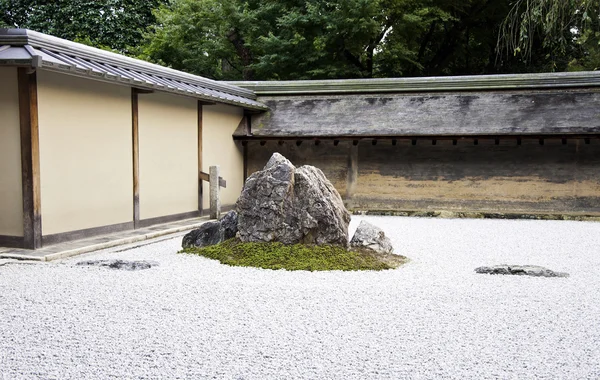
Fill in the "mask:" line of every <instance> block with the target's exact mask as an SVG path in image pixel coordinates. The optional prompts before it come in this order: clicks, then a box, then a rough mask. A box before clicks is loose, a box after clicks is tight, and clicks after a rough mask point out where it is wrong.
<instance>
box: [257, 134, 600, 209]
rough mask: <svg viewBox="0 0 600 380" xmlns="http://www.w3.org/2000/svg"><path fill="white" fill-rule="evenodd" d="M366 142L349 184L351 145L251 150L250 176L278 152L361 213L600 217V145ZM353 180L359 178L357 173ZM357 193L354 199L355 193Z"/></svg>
mask: <svg viewBox="0 0 600 380" xmlns="http://www.w3.org/2000/svg"><path fill="white" fill-rule="evenodd" d="M478 143H479V144H478V145H474V144H473V139H466V140H458V141H457V145H453V144H452V141H437V143H436V145H432V142H431V140H419V141H418V143H417V145H414V146H413V145H412V144H411V142H410V140H406V141H403V140H398V142H397V145H396V146H393V145H392V144H391V141H390V140H380V141H378V143H377V145H372V144H371V141H362V142H361V143H360V144H359V145H358V147H357V152H355V162H356V164H357V173H356V174H357V177H356V180H355V181H352V180H351V181H350V182H348V179H352V175H348V164H349V163H350V162H351V154H350V152H351V149H352V148H351V147H350V145H351V144H349V143H344V142H340V144H339V145H338V146H337V147H334V146H333V143H332V142H331V141H323V142H321V144H320V145H319V146H314V143H312V142H308V141H305V142H304V143H303V144H302V145H301V146H300V147H297V146H296V145H295V142H293V141H291V142H285V144H283V145H278V144H277V142H268V143H267V144H266V145H265V146H260V144H259V143H255V142H251V143H250V144H249V170H250V172H252V171H255V170H257V169H260V168H261V167H262V166H263V165H264V164H265V163H266V160H267V159H268V157H269V156H270V154H271V153H272V152H275V151H278V152H280V153H282V154H284V155H285V156H286V157H288V158H290V159H291V160H292V162H294V163H296V164H305V163H308V164H312V165H315V166H317V167H319V168H321V169H322V170H323V171H324V173H325V175H327V176H328V178H330V179H331V180H332V182H333V184H334V185H335V187H336V188H337V189H338V191H340V193H341V194H342V196H343V197H344V199H345V200H346V202H347V204H348V207H349V208H352V209H357V210H399V211H426V210H436V211H439V210H448V211H480V212H503V213H549V214H554V213H558V214H587V215H600V140H597V139H592V140H590V144H586V143H585V142H584V140H574V139H570V140H568V141H567V144H566V145H563V144H562V141H561V140H560V139H545V140H544V145H540V144H539V142H538V140H523V141H522V145H520V146H519V145H517V143H516V141H515V140H500V144H499V145H495V142H494V140H491V139H490V140H479V141H478ZM350 172H351V171H350ZM348 190H350V193H348Z"/></svg>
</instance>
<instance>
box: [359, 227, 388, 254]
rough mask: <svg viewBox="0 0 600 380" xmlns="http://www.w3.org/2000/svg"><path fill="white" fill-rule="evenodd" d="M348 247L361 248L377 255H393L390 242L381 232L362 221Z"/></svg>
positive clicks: (379, 229)
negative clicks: (377, 253)
mask: <svg viewBox="0 0 600 380" xmlns="http://www.w3.org/2000/svg"><path fill="white" fill-rule="evenodd" d="M350 246H352V247H363V248H369V249H372V250H374V251H375V252H379V253H393V252H394V247H392V242H391V241H390V239H389V238H388V237H387V236H385V233H384V232H383V230H382V229H381V228H379V227H377V226H374V225H372V224H371V223H369V222H365V221H364V220H362V221H361V222H360V224H359V225H358V228H357V229H356V232H355V233H354V236H352V240H350Z"/></svg>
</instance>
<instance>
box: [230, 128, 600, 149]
mask: <svg viewBox="0 0 600 380" xmlns="http://www.w3.org/2000/svg"><path fill="white" fill-rule="evenodd" d="M598 128H600V125H599V126H598ZM541 138H544V139H563V138H565V139H569V140H573V139H581V140H582V139H600V133H598V132H590V133H589V134H580V133H578V134H566V133H557V134H532V135H526V134H512V135H498V134H492V135H453V134H448V135H420V136H413V135H397V136H384V135H353V136H350V135H331V136H321V135H319V136H316V135H315V136H233V139H234V140H235V141H241V142H242V144H244V143H247V142H248V141H253V142H259V141H260V142H262V141H296V145H298V146H299V145H300V144H298V143H299V142H301V141H314V140H325V141H330V140H333V141H335V140H339V141H348V140H352V141H354V140H356V141H359V140H369V141H371V140H373V139H378V140H438V141H441V140H456V139H458V140H461V139H462V140H469V139H480V140H485V139H492V140H495V139H500V140H518V139H523V140H527V139H531V140H539V139H541Z"/></svg>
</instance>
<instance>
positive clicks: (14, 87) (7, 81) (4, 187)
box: [0, 67, 23, 236]
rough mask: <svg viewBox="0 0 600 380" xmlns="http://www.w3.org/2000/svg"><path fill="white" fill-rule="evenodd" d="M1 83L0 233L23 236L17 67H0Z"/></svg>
mask: <svg viewBox="0 0 600 380" xmlns="http://www.w3.org/2000/svg"><path fill="white" fill-rule="evenodd" d="M0 83H1V86H0V235H7V236H23V192H22V187H21V132H20V124H19V93H18V83H17V69H16V68H3V67H2V68H0Z"/></svg>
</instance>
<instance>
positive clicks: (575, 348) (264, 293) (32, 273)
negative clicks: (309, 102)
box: [0, 217, 600, 380]
mask: <svg viewBox="0 0 600 380" xmlns="http://www.w3.org/2000/svg"><path fill="white" fill-rule="evenodd" d="M362 219H364V220H368V221H369V222H371V223H373V224H375V225H377V226H379V227H381V228H382V229H383V230H384V231H385V233H386V234H387V235H388V236H389V237H390V239H391V240H392V243H393V245H394V248H395V252H396V253H399V254H403V255H406V256H408V257H409V258H410V259H411V260H412V261H411V262H410V263H409V264H407V265H405V266H403V267H401V268H399V269H396V270H391V271H384V272H315V273H310V272H287V271H271V270H262V269H251V268H233V267H227V266H224V265H221V264H219V263H218V262H215V261H211V260H208V259H205V258H202V257H198V256H191V255H183V254H176V251H177V250H178V248H179V246H180V243H181V235H180V236H179V237H177V238H175V239H169V240H164V241H161V242H158V243H155V244H151V245H146V246H142V247H138V248H135V249H131V250H125V251H121V252H116V251H115V250H114V249H113V250H112V251H104V252H98V253H94V254H88V255H85V256H80V257H76V258H72V259H69V260H65V261H62V262H58V263H47V264H40V265H22V264H15V263H10V264H7V265H4V266H0V379H2V378H3V377H2V376H4V379H11V380H12V379H20V378H43V379H93V378H97V379H109V378H191V379H199V378H225V379H283V378H310V379H321V378H333V379H365V378H369V379H373V378H375V379H377V378H381V379H400V378H411V379H433V378H436V379H437V378H456V379H463V378H478V379H483V378H502V379H528V378H537V379H545V378H548V379H550V378H552V379H598V378H600V252H599V247H600V223H591V222H565V221H508V220H446V219H420V218H400V217H353V222H352V224H351V234H352V232H353V231H352V230H353V229H355V228H356V226H357V224H358V221H360V220H362ZM100 259H121V260H151V261H156V262H158V263H159V265H158V266H156V267H152V268H150V269H147V270H143V271H115V270H110V269H107V268H102V267H86V266H78V265H76V263H77V262H78V261H82V260H100ZM506 262H510V263H515V264H534V265H542V266H545V267H549V268H552V269H554V270H557V271H564V272H569V273H570V275H571V276H570V277H569V278H537V277H527V276H493V275H481V274H477V273H475V272H474V271H473V268H476V267H479V266H482V265H495V264H500V263H506Z"/></svg>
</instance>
